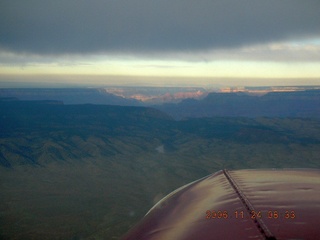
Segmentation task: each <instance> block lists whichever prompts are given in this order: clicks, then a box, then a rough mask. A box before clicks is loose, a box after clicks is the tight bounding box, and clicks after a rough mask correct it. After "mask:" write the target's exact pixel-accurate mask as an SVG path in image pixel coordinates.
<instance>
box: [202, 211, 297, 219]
mask: <svg viewBox="0 0 320 240" xmlns="http://www.w3.org/2000/svg"><path fill="white" fill-rule="evenodd" d="M205 218H206V219H229V218H235V219H244V218H251V219H253V220H254V219H259V218H267V219H295V218H296V213H295V211H294V210H284V211H279V210H267V211H256V210H253V211H250V212H247V211H238V210H237V211H234V212H232V213H229V212H228V211H226V210H207V211H206V216H205Z"/></svg>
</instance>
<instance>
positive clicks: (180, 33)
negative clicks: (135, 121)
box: [0, 0, 320, 54]
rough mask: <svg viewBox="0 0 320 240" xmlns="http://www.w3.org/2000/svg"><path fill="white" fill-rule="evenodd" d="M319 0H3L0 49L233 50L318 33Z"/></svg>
mask: <svg viewBox="0 0 320 240" xmlns="http://www.w3.org/2000/svg"><path fill="white" fill-rule="evenodd" d="M319 9H320V1H318V0H308V1H301V0H281V1H279V0H268V1H256V0H244V1H238V0H224V1H213V0H199V1H195V0H91V1H86V0H68V1H64V0H57V1H49V0H48V1H46V0H29V1H18V0H2V1H1V3H0V36H1V37H0V48H1V49H2V50H6V51H10V52H17V53H19V52H20V53H21V52H26V53H34V54H86V53H90V54H94V53H100V52H102V53H112V54H114V53H116V54H117V53H122V54H127V53H129V54H135V53H140V54H141V53H142V54H143V53H157V52H188V51H189V52H193V51H195V50H196V51H203V50H207V49H211V50H212V49H213V50H214V49H230V48H231V49H232V48H239V47H246V46H250V45H252V44H264V43H268V42H276V41H285V40H288V39H289V40H290V39H304V38H311V37H319V36H320V27H319V26H320V16H319Z"/></svg>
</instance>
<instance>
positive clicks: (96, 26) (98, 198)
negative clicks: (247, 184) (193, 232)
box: [0, 0, 320, 240]
mask: <svg viewBox="0 0 320 240" xmlns="http://www.w3.org/2000/svg"><path fill="white" fill-rule="evenodd" d="M319 9H320V2H319V1H317V0H310V1H298V0H282V1H278V0H271V1H264V2H262V1H254V0H248V1H236V0H224V1H208V0H200V1H191V0H184V1H179V0H170V1H168V0H161V1H150V0H130V1H127V0H117V1H113V0H92V1H82V0H80V1H76V0H67V1H47V0H42V1H40V0H32V1H16V0H2V1H0V239H6V240H11V239H24V240H25V239H33V240H35V239H36V240H38V239H39V240H40V239H41V240H45V239H48V240H55V239H67V240H68V239H70V240H76V239H88V240H93V239H95V240H98V239H120V238H121V236H123V235H124V234H125V233H126V232H127V231H128V230H129V229H130V228H132V227H133V226H134V225H135V224H137V222H138V221H139V220H140V219H141V218H142V217H143V216H144V215H145V214H146V213H147V212H148V210H149V209H150V208H151V207H152V206H153V205H154V204H155V203H157V202H158V201H159V200H160V199H162V198H163V197H164V196H166V195H167V194H169V193H170V192H171V191H173V190H175V189H176V188H179V187H181V186H183V185H184V184H187V183H189V182H192V181H194V180H197V179H199V178H202V177H204V176H207V175H208V174H211V173H213V172H216V171H218V170H220V169H255V168H319V167H320V159H319V156H320V121H319V119H320V28H319V26H320V15H319Z"/></svg>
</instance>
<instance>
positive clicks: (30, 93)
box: [0, 88, 141, 106]
mask: <svg viewBox="0 0 320 240" xmlns="http://www.w3.org/2000/svg"><path fill="white" fill-rule="evenodd" d="M0 98H17V99H20V100H57V101H62V102H64V103H65V104H86V103H91V104H105V105H121V106H139V105H141V104H140V102H139V101H137V100H135V99H126V98H123V97H120V96H116V95H114V94H111V93H108V92H106V91H105V90H104V89H100V88H2V89H1V88H0Z"/></svg>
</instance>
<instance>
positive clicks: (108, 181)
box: [0, 101, 320, 239]
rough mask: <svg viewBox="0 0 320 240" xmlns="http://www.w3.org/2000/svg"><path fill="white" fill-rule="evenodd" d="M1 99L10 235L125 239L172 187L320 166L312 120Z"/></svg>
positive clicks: (6, 231) (1, 174)
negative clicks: (184, 115) (243, 172)
mask: <svg viewBox="0 0 320 240" xmlns="http://www.w3.org/2000/svg"><path fill="white" fill-rule="evenodd" d="M0 105H1V106H0V129H1V132H0V144H1V145H0V150H1V152H0V153H1V154H0V164H1V167H0V190H1V191H0V236H1V237H2V239H118V238H119V237H120V236H121V235H122V234H124V233H125V232H126V231H127V230H128V229H129V228H130V227H131V226H133V225H134V224H135V223H136V222H137V221H138V220H139V219H140V218H141V217H142V216H143V215H144V214H145V213H146V212H147V211H148V209H149V208H150V207H152V205H153V204H154V203H156V202H157V201H158V200H159V199H160V198H162V197H163V196H165V195H166V194H168V193H169V192H170V191H172V190H174V189H175V188H177V187H179V186H181V185H183V184H186V183H188V182H190V181H193V180H195V179H198V178H201V177H203V176H205V175H207V174H210V173H212V172H215V171H217V170H219V169H223V168H228V169H243V168H279V167H280V168H281V167H299V168H301V167H303V168H307V167H308V168H319V166H320V161H319V156H320V122H319V121H318V120H313V119H302V118H301V119H299V118H257V119H248V118H202V119H193V120H192V119H190V120H184V121H174V120H172V119H171V118H170V117H168V116H167V115H165V114H163V113H161V112H159V111H157V110H154V109H151V108H140V107H117V106H102V105H100V106H97V105H68V106H65V105H63V104H61V103H59V102H21V101H7V102H4V101H2V102H1V103H0ZM1 237H0V239H1Z"/></svg>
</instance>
